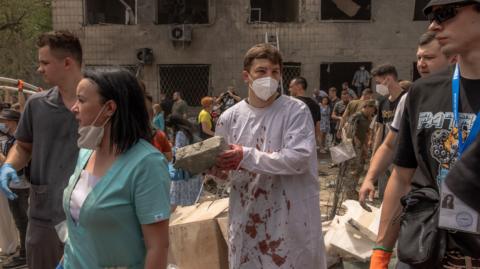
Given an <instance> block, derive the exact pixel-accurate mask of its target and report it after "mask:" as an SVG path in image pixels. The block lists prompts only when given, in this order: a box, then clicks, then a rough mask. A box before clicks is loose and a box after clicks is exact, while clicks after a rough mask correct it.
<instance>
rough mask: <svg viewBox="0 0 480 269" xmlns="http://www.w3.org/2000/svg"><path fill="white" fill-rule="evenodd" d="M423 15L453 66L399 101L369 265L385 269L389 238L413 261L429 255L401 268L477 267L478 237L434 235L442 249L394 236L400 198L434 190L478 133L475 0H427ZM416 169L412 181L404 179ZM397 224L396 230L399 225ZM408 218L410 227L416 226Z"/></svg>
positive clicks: (479, 29) (479, 57)
mask: <svg viewBox="0 0 480 269" xmlns="http://www.w3.org/2000/svg"><path fill="white" fill-rule="evenodd" d="M424 13H425V15H426V16H427V18H429V20H430V22H431V23H430V26H429V30H430V31H433V32H435V36H436V39H437V41H438V42H439V44H440V46H441V50H442V52H443V53H444V54H447V55H458V64H457V65H456V66H453V67H451V68H448V69H446V70H444V71H440V72H438V73H435V74H432V75H430V76H427V77H425V78H421V79H419V80H417V81H416V82H415V83H414V85H413V87H412V89H411V90H410V92H409V95H408V97H407V99H406V101H405V111H404V115H403V119H402V123H401V125H400V126H401V127H400V130H399V145H398V150H397V153H396V155H395V158H394V168H393V172H392V176H391V177H390V179H389V183H388V186H387V189H386V192H385V197H384V201H383V208H382V215H381V220H380V229H379V234H382V235H384V236H379V237H378V238H377V242H376V246H375V248H374V251H373V255H372V259H371V265H370V268H387V267H388V263H389V260H390V256H391V252H392V251H391V250H392V249H393V246H394V244H395V241H396V240H397V238H400V239H407V242H408V240H410V244H408V246H407V247H405V248H409V247H411V248H417V249H414V251H410V253H418V254H419V256H421V255H420V254H425V249H429V250H432V253H428V254H427V255H424V256H423V257H424V258H426V259H427V260H425V261H428V265H425V263H423V264H421V263H420V262H418V261H417V262H411V261H408V262H406V263H407V264H408V265H402V267H401V268H480V251H479V247H478V246H480V237H479V236H478V235H474V234H468V233H465V232H462V231H457V232H456V233H450V232H449V231H447V230H445V229H442V230H438V231H441V232H442V231H443V232H445V233H447V234H448V239H447V240H446V241H444V242H446V243H445V244H446V246H445V250H442V249H441V248H438V247H440V240H433V241H432V242H431V243H430V245H425V244H429V243H428V242H425V241H422V238H424V237H423V236H422V234H420V233H419V234H418V235H417V236H411V237H410V238H402V233H400V234H399V229H400V227H399V224H398V223H399V221H398V216H397V215H396V214H395V212H396V210H395V208H398V207H399V206H400V199H401V198H402V196H404V195H406V194H407V193H409V192H410V190H411V189H412V190H419V189H420V190H423V189H433V190H435V191H436V192H438V193H441V192H442V191H441V190H442V189H443V188H442V187H441V186H442V183H443V180H444V178H445V177H446V175H447V174H448V172H449V170H450V169H451V168H452V167H453V165H454V163H455V161H456V160H457V159H459V157H460V156H461V153H462V152H463V150H465V149H466V148H468V145H469V141H472V140H473V139H472V138H474V137H476V136H477V135H478V133H477V132H478V131H479V130H480V128H479V127H480V116H479V115H478V114H477V113H478V112H479V110H480V0H477V1H460V0H431V1H430V2H429V3H428V4H427V6H426V7H425V9H424ZM454 74H457V75H456V76H454ZM416 169H417V170H418V171H417V176H415V178H414V179H413V180H412V177H413V174H414V172H415V170H416ZM438 200H439V199H438ZM420 201H421V200H420ZM406 202H407V203H409V202H412V201H406ZM419 205H424V204H419ZM435 210H436V209H434V210H433V211H435ZM433 211H432V213H433ZM432 219H433V221H438V218H432ZM400 220H402V221H401V222H402V231H403V228H405V226H404V223H405V222H403V219H400ZM458 220H461V219H457V221H458ZM410 221H412V223H409V224H410V225H412V224H414V225H416V224H417V223H415V220H410ZM454 221H455V219H454ZM421 224H422V225H423V224H425V225H426V226H428V223H421ZM434 224H435V223H434ZM435 227H436V224H435ZM438 229H440V228H438ZM404 236H405V235H404ZM401 248H402V246H401V245H400V244H399V252H403V250H401ZM404 253H405V252H404ZM435 256H438V258H436V257H435ZM400 260H401V261H402V259H401V258H400ZM404 262H405V261H404Z"/></svg>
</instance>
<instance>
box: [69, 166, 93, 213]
mask: <svg viewBox="0 0 480 269" xmlns="http://www.w3.org/2000/svg"><path fill="white" fill-rule="evenodd" d="M99 181H100V177H96V176H94V175H92V174H90V173H89V172H87V171H86V170H82V173H81V174H80V178H79V179H78V182H77V185H76V186H75V189H73V192H72V197H71V199H70V214H71V215H72V218H73V220H75V221H76V222H78V220H79V217H80V210H81V209H82V206H83V203H84V202H85V200H86V199H87V196H88V194H89V193H90V192H91V191H92V189H93V188H94V187H95V185H97V183H98V182H99Z"/></svg>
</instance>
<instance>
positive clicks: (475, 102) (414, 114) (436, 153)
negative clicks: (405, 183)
mask: <svg viewBox="0 0 480 269" xmlns="http://www.w3.org/2000/svg"><path fill="white" fill-rule="evenodd" d="M452 74H453V67H452V68H448V69H446V70H444V71H441V72H439V73H437V74H434V75H431V76H428V77H426V78H421V79H419V80H417V81H416V82H415V83H414V85H413V87H412V89H411V90H410V92H409V94H408V97H407V99H406V100H405V111H404V114H403V119H402V124H401V127H400V133H399V134H400V136H399V137H400V139H399V146H398V150H397V154H396V156H395V160H394V163H395V164H396V165H398V166H401V167H407V168H416V167H417V166H418V168H419V169H420V171H421V173H419V174H421V175H422V176H421V177H415V178H414V182H413V184H417V185H419V186H430V187H437V188H438V186H439V180H440V179H442V178H444V177H445V176H446V174H447V173H448V171H449V170H450V168H451V167H452V166H453V164H454V163H455V161H456V160H457V156H458V155H457V148H458V130H457V128H455V127H454V126H455V124H454V117H453V111H452V79H451V78H452ZM460 84H461V86H460V111H459V118H460V129H461V130H462V132H463V133H462V136H463V139H464V140H465V139H466V137H467V136H468V134H469V132H470V129H471V128H472V125H473V123H474V121H475V118H476V113H477V112H478V111H479V110H480V80H468V79H464V78H461V83H460Z"/></svg>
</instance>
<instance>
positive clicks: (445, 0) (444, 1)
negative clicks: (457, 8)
mask: <svg viewBox="0 0 480 269" xmlns="http://www.w3.org/2000/svg"><path fill="white" fill-rule="evenodd" d="M465 3H480V0H430V2H428V4H427V5H426V6H425V8H423V14H425V16H427V15H428V14H430V12H432V7H433V6H443V5H450V4H465Z"/></svg>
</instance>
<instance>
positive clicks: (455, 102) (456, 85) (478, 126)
mask: <svg viewBox="0 0 480 269" xmlns="http://www.w3.org/2000/svg"><path fill="white" fill-rule="evenodd" d="M459 100H460V67H459V66H458V63H457V64H456V65H455V72H454V73H453V78H452V106H453V119H454V124H455V127H456V128H457V130H458V157H460V156H461V155H462V153H463V151H465V149H467V148H468V146H470V144H472V143H473V141H474V140H475V138H476V137H477V135H478V133H479V132H480V112H478V114H477V117H476V119H475V122H474V123H473V126H472V129H471V130H470V133H469V135H468V136H467V139H466V140H465V142H463V135H462V129H461V126H460V120H459V113H458V107H459Z"/></svg>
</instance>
